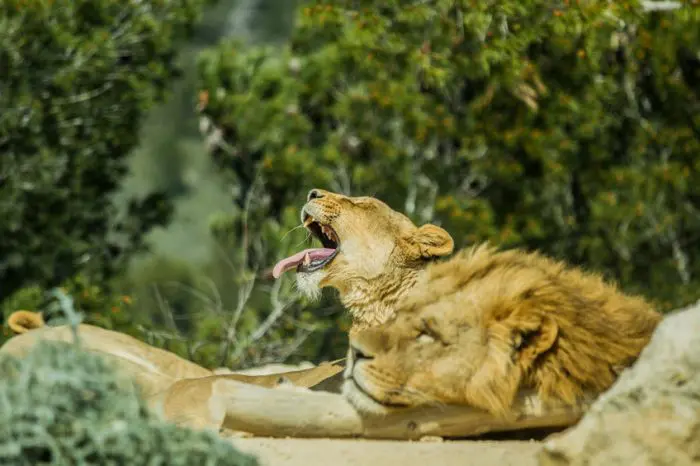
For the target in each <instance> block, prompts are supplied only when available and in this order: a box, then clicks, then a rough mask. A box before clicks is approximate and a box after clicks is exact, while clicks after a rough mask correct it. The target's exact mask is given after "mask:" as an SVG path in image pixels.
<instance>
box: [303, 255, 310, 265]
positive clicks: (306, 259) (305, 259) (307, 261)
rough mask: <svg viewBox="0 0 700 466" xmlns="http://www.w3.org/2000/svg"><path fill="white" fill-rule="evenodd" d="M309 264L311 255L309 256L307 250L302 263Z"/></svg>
mask: <svg viewBox="0 0 700 466" xmlns="http://www.w3.org/2000/svg"><path fill="white" fill-rule="evenodd" d="M309 264H311V256H309V253H308V252H307V253H306V254H304V265H309Z"/></svg>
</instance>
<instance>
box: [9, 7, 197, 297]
mask: <svg viewBox="0 0 700 466" xmlns="http://www.w3.org/2000/svg"><path fill="white" fill-rule="evenodd" d="M202 3H203V0H149V1H131V0H129V1H126V2H110V1H105V0H89V1H87V0H0V70H2V73H0V109H2V110H1V111H0V154H2V155H1V156H0V218H2V222H0V238H2V240H1V241H0V300H4V299H8V298H9V297H10V296H12V295H13V294H14V292H15V291H17V290H19V289H21V288H22V287H25V286H34V285H36V286H40V287H47V286H49V287H50V286H54V285H59V284H61V283H63V282H64V281H66V280H70V279H73V277H75V276H76V275H78V274H84V275H86V276H88V277H89V278H90V279H91V280H93V281H95V282H97V283H100V284H101V285H103V286H104V285H105V284H106V283H107V281H108V279H109V278H111V277H112V276H114V275H117V274H118V273H120V272H121V271H123V269H124V265H125V262H126V261H127V259H128V258H129V257H130V256H132V255H133V253H134V252H136V251H138V250H141V249H142V248H143V247H144V246H145V245H144V241H143V239H144V235H145V233H146V232H148V231H149V230H150V229H151V228H153V227H154V226H157V225H162V224H163V223H165V222H166V221H167V219H168V218H169V216H170V211H171V208H170V205H169V203H168V200H167V199H166V197H165V196H164V195H163V194H162V193H151V194H150V195H146V196H144V197H143V198H140V199H133V200H131V202H130V203H128V208H127V209H126V213H125V214H124V215H118V212H117V209H116V208H115V205H114V202H113V196H114V194H115V192H116V191H117V189H118V187H119V184H120V182H121V180H122V179H123V177H124V175H125V173H126V170H127V166H126V157H127V155H128V154H129V152H130V151H131V150H132V149H133V148H134V147H135V146H136V144H137V142H138V140H139V130H140V126H141V124H142V122H143V119H144V116H145V113H146V111H147V110H148V109H149V108H151V107H152V106H153V104H154V103H155V102H157V101H160V100H161V99H162V97H163V95H164V94H165V92H166V89H167V86H168V85H169V83H171V81H172V80H173V79H174V78H175V77H176V76H178V68H177V66H176V63H175V57H176V46H177V45H178V44H179V43H180V41H181V40H182V39H183V38H185V37H186V36H187V35H188V34H189V32H190V30H191V28H192V26H193V24H194V23H195V21H196V19H197V18H198V16H199V14H200V9H201V6H202Z"/></svg>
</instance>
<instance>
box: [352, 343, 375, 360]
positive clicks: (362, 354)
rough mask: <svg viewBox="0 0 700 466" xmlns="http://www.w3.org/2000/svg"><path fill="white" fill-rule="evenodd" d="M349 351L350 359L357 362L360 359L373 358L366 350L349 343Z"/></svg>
mask: <svg viewBox="0 0 700 466" xmlns="http://www.w3.org/2000/svg"><path fill="white" fill-rule="evenodd" d="M350 351H351V352H352V359H353V360H354V361H355V362H357V361H359V360H361V359H373V358H374V356H372V355H371V354H369V353H367V351H364V350H362V349H361V348H359V347H357V346H355V345H351V346H350Z"/></svg>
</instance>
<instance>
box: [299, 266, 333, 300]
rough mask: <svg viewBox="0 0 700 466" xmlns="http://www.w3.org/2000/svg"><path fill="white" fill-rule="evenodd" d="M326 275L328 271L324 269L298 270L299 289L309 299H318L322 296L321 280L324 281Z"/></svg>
mask: <svg viewBox="0 0 700 466" xmlns="http://www.w3.org/2000/svg"><path fill="white" fill-rule="evenodd" d="M325 276H326V271H325V270H324V269H320V270H315V271H313V272H297V274H296V283H297V290H299V292H300V293H301V294H303V295H304V296H306V297H307V298H308V299H310V300H312V301H317V300H318V299H319V298H321V281H323V279H324V278H325Z"/></svg>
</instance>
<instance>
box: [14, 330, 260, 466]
mask: <svg viewBox="0 0 700 466" xmlns="http://www.w3.org/2000/svg"><path fill="white" fill-rule="evenodd" d="M0 374H1V376H0V405H2V407H3V408H2V416H0V463H1V464H3V465H7V466H13V465H18V466H19V465H27V466H30V465H31V466H39V465H56V466H59V465H66V466H67V465H83V466H88V465H95V466H97V465H99V466H102V465H124V464H129V465H134V466H137V465H144V466H145V465H151V466H152V465H173V466H174V465H183V466H184V465H193V464H197V465H200V464H201V465H217V466H218V465H232V466H233V465H237V466H246V465H250V466H254V465H256V464H257V461H256V460H255V459H254V458H253V457H250V456H247V455H244V454H242V453H240V452H239V451H238V450H236V449H235V448H234V447H233V445H232V444H231V443H230V442H228V441H226V440H223V439H221V438H218V437H217V436H216V434H215V433H213V432H207V431H193V430H189V429H185V428H182V427H178V426H175V425H174V424H171V423H168V422H165V421H164V420H162V419H160V418H159V417H157V416H156V415H154V414H152V413H151V412H150V411H148V409H147V406H146V404H145V403H144V402H143V401H142V399H141V398H140V396H139V395H138V393H137V392H136V391H134V390H133V387H132V384H131V383H130V382H129V381H128V380H127V379H125V378H123V377H122V376H121V375H119V373H118V372H117V371H116V370H115V368H114V367H112V365H111V364H109V363H107V362H106V361H105V360H104V359H103V358H102V356H98V355H96V354H93V353H88V352H85V351H82V350H80V348H79V346H76V345H75V344H68V343H59V342H53V343H49V342H41V343H39V344H37V346H36V347H34V348H33V349H32V350H31V351H30V352H29V353H28V355H26V356H25V357H23V358H22V359H15V358H14V357H10V356H6V357H3V359H2V360H1V361H0Z"/></svg>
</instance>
